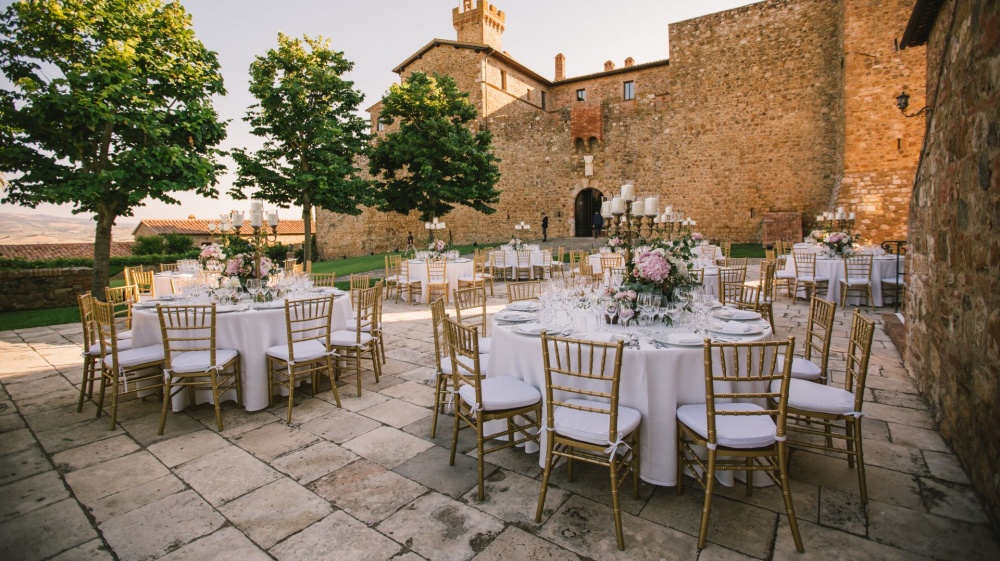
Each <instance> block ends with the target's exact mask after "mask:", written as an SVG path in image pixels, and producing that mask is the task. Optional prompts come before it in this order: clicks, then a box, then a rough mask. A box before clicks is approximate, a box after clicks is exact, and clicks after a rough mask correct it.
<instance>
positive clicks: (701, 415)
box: [677, 403, 777, 448]
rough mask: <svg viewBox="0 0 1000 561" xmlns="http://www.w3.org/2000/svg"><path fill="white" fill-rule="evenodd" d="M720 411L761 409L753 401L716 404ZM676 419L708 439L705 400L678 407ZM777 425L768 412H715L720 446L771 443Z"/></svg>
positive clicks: (749, 446) (756, 445) (749, 445)
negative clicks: (761, 413)
mask: <svg viewBox="0 0 1000 561" xmlns="http://www.w3.org/2000/svg"><path fill="white" fill-rule="evenodd" d="M715 410H716V412H719V411H763V408H761V407H760V406H759V405H754V404H753V403H716V404H715ZM677 420H678V421H680V422H682V423H684V424H685V425H686V426H687V427H688V428H689V429H691V430H692V431H694V432H695V433H697V434H698V435H699V436H701V437H702V438H704V439H708V409H707V406H706V405H705V404H704V403H700V404H696V405H682V406H681V407H678V408H677ZM776 430H777V427H776V426H775V424H774V421H772V420H771V418H770V417H768V416H767V415H739V416H734V415H716V416H715V431H716V441H717V442H718V444H719V446H725V447H726V448H763V447H765V446H770V445H772V444H774V435H775V431H776Z"/></svg>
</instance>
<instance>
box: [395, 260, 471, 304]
mask: <svg viewBox="0 0 1000 561" xmlns="http://www.w3.org/2000/svg"><path fill="white" fill-rule="evenodd" d="M407 270H408V271H409V274H410V280H411V281H416V282H419V283H420V301H421V302H427V293H428V292H429V290H430V289H429V287H428V286H427V262H426V261H424V260H421V259H411V260H409V261H407ZM475 270H476V268H475V263H473V261H472V259H449V260H448V266H447V268H446V269H445V275H446V276H447V278H448V294H451V293H452V292H454V291H455V289H456V288H458V279H459V278H460V277H471V276H472V274H473V272H475Z"/></svg>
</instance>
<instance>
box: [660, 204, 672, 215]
mask: <svg viewBox="0 0 1000 561" xmlns="http://www.w3.org/2000/svg"><path fill="white" fill-rule="evenodd" d="M663 214H665V215H666V216H673V214H674V207H672V206H669V205H668V206H667V208H665V209H663Z"/></svg>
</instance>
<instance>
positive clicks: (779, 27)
mask: <svg viewBox="0 0 1000 561" xmlns="http://www.w3.org/2000/svg"><path fill="white" fill-rule="evenodd" d="M466 4H468V5H465V6H464V7H463V8H462V9H457V10H456V11H455V12H454V13H453V19H454V22H455V25H456V29H458V41H452V40H443V39H436V40H434V41H432V42H431V43H430V44H429V45H427V46H425V47H424V48H423V49H421V50H420V51H418V52H417V53H415V55H413V56H411V57H410V58H409V59H407V60H406V61H404V62H403V63H402V64H401V65H400V66H398V67H397V68H396V69H395V71H396V72H397V73H399V74H400V77H401V79H405V78H406V76H407V75H408V74H409V73H410V72H414V71H422V72H438V73H445V74H448V75H450V76H452V77H453V78H455V80H456V82H457V84H458V86H459V87H460V88H462V89H463V90H465V91H468V92H469V93H470V101H471V102H472V103H473V104H474V105H475V106H476V107H478V108H479V110H480V113H481V115H482V116H483V119H482V120H481V122H480V124H479V126H481V127H487V128H489V129H490V130H491V131H492V132H493V134H494V148H495V152H496V154H497V156H498V157H499V158H501V159H502V163H501V164H500V168H501V173H502V177H501V179H500V183H499V185H498V188H499V189H500V190H501V191H502V196H501V199H500V202H499V204H498V205H497V206H496V209H497V212H496V213H495V214H493V215H491V216H489V217H484V216H483V215H481V214H479V213H476V212H472V211H469V210H467V209H462V208H460V209H459V210H456V211H455V212H453V213H451V214H450V215H449V216H446V217H444V220H445V221H446V222H447V223H448V225H449V230H448V233H447V234H448V236H450V238H451V239H453V240H454V241H455V242H473V241H477V242H480V243H483V242H491V241H497V240H501V239H504V238H507V237H510V235H511V234H512V233H513V225H514V224H516V223H518V222H520V221H522V220H523V221H525V222H528V223H531V224H533V225H534V226H535V227H534V229H533V230H532V231H531V236H538V237H540V234H541V232H540V228H539V227H538V226H539V221H540V219H541V212H543V211H544V212H547V213H548V215H549V216H550V217H551V222H550V235H552V236H572V235H573V234H574V230H573V223H574V218H576V216H577V213H578V212H581V210H580V209H583V210H584V211H586V210H587V209H588V208H589V207H587V206H586V205H581V204H578V203H579V202H580V201H582V200H583V199H586V198H589V197H591V196H592V195H593V194H594V191H591V190H592V189H593V190H596V191H597V192H598V193H600V194H601V195H610V194H612V193H614V192H616V191H617V190H618V187H619V186H620V185H621V184H622V182H623V181H625V180H632V181H634V182H635V185H636V187H637V189H638V190H639V192H640V193H641V194H642V195H644V196H649V195H654V194H655V195H658V196H659V197H660V201H661V204H662V205H666V204H671V205H673V206H674V208H675V209H680V210H682V211H683V212H684V213H685V214H686V215H689V216H691V217H693V218H695V219H696V220H697V221H698V223H699V229H701V230H702V231H703V232H704V233H706V234H707V235H708V236H710V237H713V238H720V239H728V240H732V241H760V240H761V239H762V220H763V216H765V215H766V214H768V213H777V212H780V213H786V212H787V213H795V214H798V215H799V216H800V217H801V221H802V226H803V229H805V230H806V231H808V230H810V229H812V228H813V226H814V217H815V216H816V215H817V214H819V213H821V212H823V211H826V210H831V209H832V208H833V207H835V206H845V207H847V209H848V210H849V211H855V212H857V213H858V217H859V220H858V224H857V226H858V229H859V230H860V231H861V233H862V235H863V236H864V237H866V238H870V239H872V240H877V241H881V240H884V239H898V238H900V237H901V236H905V234H906V219H907V218H906V217H907V208H908V200H909V192H910V185H911V184H912V180H913V175H914V170H915V166H916V158H917V153H918V148H919V146H920V144H921V141H922V137H923V134H922V125H921V122H922V121H923V119H922V118H914V119H907V118H905V117H903V116H902V115H900V114H899V112H898V110H897V109H895V107H894V102H895V97H896V96H897V95H898V94H899V93H900V92H901V91H902V90H903V88H904V87H905V88H907V92H908V93H910V94H911V95H913V102H914V103H920V102H921V101H922V100H921V99H920V97H921V96H920V94H919V91H918V90H919V89H921V88H922V86H923V84H924V68H923V62H922V60H921V58H920V57H921V55H922V53H921V51H922V49H913V50H909V49H908V50H906V51H897V50H896V47H895V45H896V39H897V38H898V37H899V36H900V35H901V34H902V31H903V29H904V27H905V25H906V21H907V16H908V12H909V10H910V9H911V8H912V6H913V0H891V1H889V2H878V1H872V0H839V1H828V0H768V1H765V2H760V3H756V4H752V5H749V6H744V7H741V8H736V9H733V10H728V11H724V12H720V13H716V14H711V15H707V16H704V17H700V18H695V19H692V20H688V21H682V22H678V23H674V24H671V25H670V26H669V38H670V59H669V61H668V60H660V61H651V62H643V63H640V64H624V63H623V64H622V65H620V66H619V65H617V64H615V65H607V68H609V70H605V71H603V72H597V73H596V74H590V75H584V76H577V77H568V78H566V77H564V76H558V75H557V79H556V81H550V80H549V79H546V78H544V77H542V76H540V75H539V74H537V73H536V72H534V71H532V70H531V69H528V68H525V67H523V66H522V65H520V64H519V63H518V62H517V61H515V60H513V59H511V58H510V57H509V56H508V55H506V54H505V53H504V52H503V51H501V50H500V49H501V47H500V37H499V36H496V35H494V33H495V32H496V31H497V30H498V29H499V30H500V31H502V28H503V25H506V24H507V22H506V15H504V17H503V18H502V21H500V22H499V23H498V21H497V17H498V15H499V14H501V12H500V11H499V7H497V6H494V5H487V6H486V9H485V10H482V9H480V8H479V6H480V4H481V3H474V2H467V3H466ZM472 4H475V6H473V5H472ZM470 10H472V11H471V12H470ZM477 10H478V11H477ZM442 15H443V14H442ZM477 17H478V18H484V21H483V23H482V25H479V24H476V25H473V24H472V23H470V18H477ZM637 17H638V16H637ZM512 21H513V20H512ZM511 24H513V23H511ZM665 27H666V26H665ZM477 34H478V35H477ZM654 39H656V38H651V40H654ZM664 42H665V41H664ZM664 55H666V53H664ZM560 61H561V62H562V65H563V66H562V68H563V69H565V68H566V61H565V60H561V59H560V58H559V57H557V58H556V64H555V66H556V72H557V74H558V73H559V70H558V68H559V65H560ZM612 66H615V67H616V68H612ZM481 76H483V77H485V81H482V80H480V79H479V78H480V77H481ZM626 82H631V89H632V92H633V94H634V96H633V98H632V99H625V96H624V91H625V83H626ZM578 90H584V92H585V94H584V96H585V100H583V101H578V100H577V91H578ZM379 109H380V105H379V104H376V105H375V106H374V107H373V108H372V109H371V112H372V119H373V121H372V122H373V123H374V122H376V120H377V118H378V111H379ZM584 156H591V157H592V158H593V166H592V172H593V173H592V174H591V175H587V173H586V167H585V165H584V159H583V158H584ZM578 197H579V199H580V200H579V201H578ZM581 219H582V220H585V221H589V216H583V217H581ZM318 222H319V226H318V228H317V231H318V237H319V248H320V253H321V255H323V256H339V255H350V254H357V253H367V252H369V251H379V250H385V249H392V248H394V247H397V246H399V245H401V244H402V243H403V240H405V238H406V232H407V231H414V235H415V236H417V237H418V238H419V237H421V236H419V235H418V231H419V232H422V230H423V228H422V227H421V226H420V224H419V222H418V221H417V220H416V218H415V217H401V216H397V215H391V216H383V215H378V214H377V213H374V212H366V213H364V214H363V215H362V216H361V217H357V218H355V217H343V216H333V215H330V214H329V213H325V212H321V213H319V219H318ZM585 223H586V222H585ZM529 237H530V236H529Z"/></svg>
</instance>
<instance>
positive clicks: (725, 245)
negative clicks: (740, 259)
mask: <svg viewBox="0 0 1000 561" xmlns="http://www.w3.org/2000/svg"><path fill="white" fill-rule="evenodd" d="M719 248H720V249H721V250H722V258H723V259H729V257H730V255H731V254H732V251H733V242H720V243H719Z"/></svg>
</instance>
